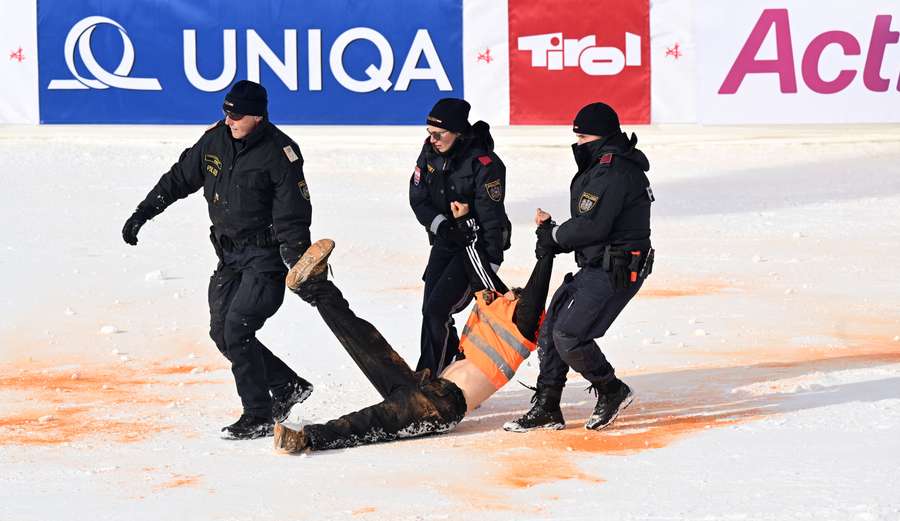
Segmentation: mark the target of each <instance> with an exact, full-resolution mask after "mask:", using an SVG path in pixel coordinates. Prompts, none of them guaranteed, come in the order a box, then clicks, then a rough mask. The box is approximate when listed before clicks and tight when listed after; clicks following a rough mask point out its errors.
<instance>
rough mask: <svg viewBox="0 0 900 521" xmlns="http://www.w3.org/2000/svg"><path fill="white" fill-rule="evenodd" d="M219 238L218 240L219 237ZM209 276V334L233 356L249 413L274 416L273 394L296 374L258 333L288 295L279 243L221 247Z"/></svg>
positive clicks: (239, 389)
mask: <svg viewBox="0 0 900 521" xmlns="http://www.w3.org/2000/svg"><path fill="white" fill-rule="evenodd" d="M214 244H215V241H214ZM217 253H218V254H219V255H220V262H219V265H218V267H217V268H216V271H215V272H213V274H212V277H211V278H210V281H209V293H208V297H209V314H210V324H209V336H210V337H212V339H213V342H215V344H216V347H218V348H219V351H221V352H222V354H223V355H225V358H227V359H228V360H229V361H230V362H231V372H232V374H233V375H234V383H235V386H236V387H237V393H238V396H240V398H241V404H242V405H243V408H244V413H246V414H252V415H254V416H260V417H265V418H271V417H272V396H279V395H280V394H281V393H282V392H284V390H285V388H286V387H287V384H288V383H290V382H291V381H292V380H293V379H295V378H296V377H297V373H295V372H294V371H293V370H292V369H291V368H290V367H288V366H287V365H286V364H285V363H284V362H282V361H281V360H280V359H279V358H278V357H277V356H275V355H274V354H272V352H271V351H269V349H268V348H267V347H266V346H264V345H263V344H262V342H260V341H259V340H258V339H257V338H256V332H257V331H259V330H260V329H261V328H262V327H263V324H265V322H266V320H267V319H268V318H269V317H271V316H272V315H274V314H275V312H276V311H278V308H280V307H281V303H282V302H283V301H284V290H285V288H284V277H285V275H287V268H285V267H284V263H283V262H282V260H281V256H280V255H279V253H278V246H269V247H260V246H255V245H246V246H237V247H233V248H227V249H225V250H224V251H217Z"/></svg>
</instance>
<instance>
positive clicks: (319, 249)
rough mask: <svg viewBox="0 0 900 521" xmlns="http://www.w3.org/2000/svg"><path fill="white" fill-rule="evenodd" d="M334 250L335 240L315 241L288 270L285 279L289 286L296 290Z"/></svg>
mask: <svg viewBox="0 0 900 521" xmlns="http://www.w3.org/2000/svg"><path fill="white" fill-rule="evenodd" d="M332 250H334V241H333V240H331V239H319V240H318V241H316V242H314V243H313V244H312V246H310V247H309V248H307V249H306V252H304V253H303V256H302V257H300V260H298V261H297V263H296V264H294V265H293V266H292V267H291V269H290V271H288V274H287V277H285V279H284V282H285V284H287V287H289V288H290V289H292V290H295V291H296V290H297V289H298V288H299V287H300V285H301V284H303V283H304V282H306V281H307V279H309V277H310V275H311V274H312V272H313V271H314V270H315V269H316V268H317V267H318V266H319V265H320V264H321V263H322V261H323V260H327V259H328V256H329V255H331V252H332Z"/></svg>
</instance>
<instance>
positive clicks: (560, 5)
mask: <svg viewBox="0 0 900 521" xmlns="http://www.w3.org/2000/svg"><path fill="white" fill-rule="evenodd" d="M508 1H509V97H510V123H512V124H570V123H571V122H572V119H573V118H574V116H575V114H576V112H577V111H578V109H579V108H580V107H582V106H583V105H585V104H587V103H590V102H593V101H604V102H606V103H608V104H609V105H611V106H612V107H613V108H615V109H616V111H617V112H618V113H619V115H620V117H621V119H622V121H623V122H626V123H649V122H650V21H649V19H650V4H649V0H643V1H641V0H636V1H630V2H619V1H616V0H596V1H593V2H587V3H586V2H583V1H582V0H508Z"/></svg>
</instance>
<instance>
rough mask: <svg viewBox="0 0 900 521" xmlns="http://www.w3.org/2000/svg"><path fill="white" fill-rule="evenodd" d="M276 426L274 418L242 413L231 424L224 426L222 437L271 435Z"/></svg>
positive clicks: (242, 438) (243, 438)
mask: <svg viewBox="0 0 900 521" xmlns="http://www.w3.org/2000/svg"><path fill="white" fill-rule="evenodd" d="M274 428H275V422H273V421H272V418H264V417H261V416H253V415H250V414H246V413H245V414H242V415H241V418H240V419H239V420H238V421H236V422H234V423H232V424H231V425H229V426H228V427H222V432H223V433H224V434H222V438H223V439H226V440H252V439H256V438H265V437H266V436H271V435H272V431H273V430H274Z"/></svg>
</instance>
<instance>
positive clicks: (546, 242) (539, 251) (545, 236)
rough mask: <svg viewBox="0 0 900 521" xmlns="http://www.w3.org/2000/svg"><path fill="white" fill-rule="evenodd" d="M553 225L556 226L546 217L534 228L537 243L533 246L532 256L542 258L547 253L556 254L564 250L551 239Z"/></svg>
mask: <svg viewBox="0 0 900 521" xmlns="http://www.w3.org/2000/svg"><path fill="white" fill-rule="evenodd" d="M554 226H556V223H555V222H553V221H552V220H549V219H548V220H546V221H544V222H542V223H541V224H540V225H539V226H538V227H537V230H535V232H534V233H535V234H536V235H537V243H536V244H535V246H534V256H535V257H536V258H538V259H542V258H544V257H546V256H547V255H556V254H557V253H563V252H564V251H565V249H563V247H562V246H560V245H559V244H558V243H557V242H556V241H555V240H553V227H554Z"/></svg>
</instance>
